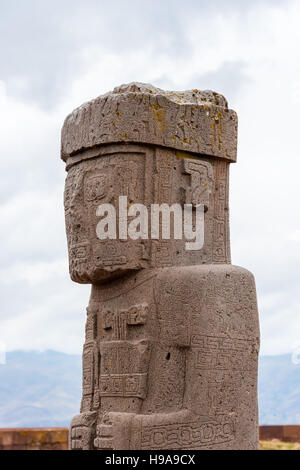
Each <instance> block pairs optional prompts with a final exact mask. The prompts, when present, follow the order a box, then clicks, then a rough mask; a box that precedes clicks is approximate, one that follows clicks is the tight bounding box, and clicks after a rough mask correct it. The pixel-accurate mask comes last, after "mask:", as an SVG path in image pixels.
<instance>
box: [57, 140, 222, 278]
mask: <svg viewBox="0 0 300 470" xmlns="http://www.w3.org/2000/svg"><path fill="white" fill-rule="evenodd" d="M99 152H100V150H99ZM227 167H228V164H227V163H226V162H223V161H218V160H216V159H204V158H202V157H199V158H197V157H195V156H193V155H190V154H187V153H183V152H181V153H179V154H178V152H176V151H173V150H170V149H161V148H159V149H153V148H151V147H146V146H138V145H126V146H125V145H123V144H118V145H114V146H110V147H109V148H105V149H102V150H101V155H99V156H98V157H94V158H89V159H85V160H82V161H79V163H76V164H74V165H73V166H71V167H70V169H69V173H68V177H67V181H66V190H65V212H66V228H67V238H68V247H69V261H70V274H71V278H72V279H73V280H74V281H77V282H81V283H97V282H101V281H103V280H106V279H111V278H113V277H117V276H121V275H122V274H125V273H128V272H129V271H136V270H139V269H142V268H147V267H153V268H157V267H166V266H174V265H193V264H211V263H227V262H230V255H229V239H228V211H227V197H228V191H227V189H228V168H227ZM119 196H123V197H124V196H125V200H126V204H127V207H126V208H125V209H126V211H127V209H129V207H130V206H132V205H133V204H143V205H144V207H145V208H146V209H147V210H148V239H141V238H137V239H135V240H133V239H132V238H131V237H130V236H128V237H127V239H122V237H120V233H119V222H120V220H121V218H120V216H119ZM126 198H127V199H126ZM153 203H155V204H168V205H169V207H170V206H171V205H172V204H174V203H176V204H180V205H181V207H182V208H183V206H184V204H192V205H194V206H196V205H198V204H203V205H204V206H205V208H206V212H205V220H204V231H205V233H204V240H205V241H204V246H203V249H202V248H201V249H199V251H196V249H195V251H186V249H185V242H186V240H185V239H184V238H183V239H178V240H177V239H174V238H172V237H173V234H172V235H171V238H170V239H163V238H162V236H161V231H160V235H159V237H160V238H158V239H151V229H152V227H151V225H150V224H151V219H150V211H151V207H150V206H151V204H153ZM106 204H110V205H111V206H110V207H112V208H113V210H114V211H115V214H114V221H115V238H111V237H110V236H109V237H107V238H101V237H100V236H99V231H98V227H99V224H101V223H102V222H101V221H103V220H104V219H105V218H106V216H107V213H103V212H101V213H100V212H99V207H101V208H102V210H104V209H103V205H106ZM134 218H135V217H131V218H130V217H129V216H128V217H127V222H126V223H125V225H126V232H125V233H126V236H127V227H128V225H129V224H130V222H131V221H132V220H133V219H134ZM160 220H161V219H160ZM159 224H160V226H162V222H161V221H160V222H159ZM104 225H105V224H104ZM102 229H103V225H102Z"/></svg>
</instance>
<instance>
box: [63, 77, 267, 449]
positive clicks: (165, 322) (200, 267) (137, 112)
mask: <svg viewBox="0 0 300 470" xmlns="http://www.w3.org/2000/svg"><path fill="white" fill-rule="evenodd" d="M236 151H237V116H236V113H235V112H234V111H232V110H230V109H228V105H227V101H226V99H225V98H224V97H223V96H222V95H220V94H218V93H215V92H212V91H199V90H191V91H185V92H166V91H163V90H161V89H158V88H155V87H153V86H151V85H145V84H141V83H131V84H129V85H122V86H120V87H117V88H115V89H114V91H113V92H109V93H107V94H105V95H103V96H99V97H98V98H96V99H95V100H93V101H90V102H88V103H86V104H84V105H82V106H81V107H79V108H78V109H76V110H75V111H73V112H72V113H71V114H70V115H69V116H68V117H67V118H66V121H65V123H64V126H63V129H62V150H61V156H62V159H63V160H64V161H65V162H66V169H67V171H68V176H67V179H66V189H65V214H66V230H67V239H68V250H69V264H70V275H71V278H72V280H73V281H75V282H79V283H90V284H92V289H91V297H90V302H89V305H88V308H87V319H86V338H85V344H84V348H83V394H82V403H81V410H80V414H79V415H78V416H76V417H75V418H74V419H73V420H72V423H71V430H70V448H71V449H95V450H96V449H98V450H103V449H256V448H257V446H258V427H257V424H258V423H257V421H258V417H257V361H258V350H259V325H258V313H257V302H256V291H255V282H254V278H253V276H252V274H251V273H249V272H248V271H246V270H245V269H243V268H240V267H236V266H232V265H231V261H230V242H229V210H228V178H229V164H230V163H231V162H235V161H236ZM120 196H123V198H124V197H126V199H125V201H127V207H126V208H125V209H126V210H129V208H130V207H131V206H132V205H134V204H143V205H144V206H145V207H146V208H147V209H149V211H150V209H151V206H152V205H153V204H158V205H162V204H165V205H168V206H169V207H171V206H172V205H173V204H177V206H178V205H180V207H183V206H184V205H189V206H191V207H192V208H197V207H198V206H200V205H203V207H204V244H203V246H202V248H201V249H197V250H187V249H186V239H185V238H184V237H183V238H182V239H179V238H175V237H173V238H172V237H171V238H170V239H165V238H163V237H162V235H161V233H159V236H158V237H156V238H155V237H153V238H151V237H150V236H149V238H148V239H147V238H146V237H140V238H138V237H137V239H133V238H130V237H127V238H126V237H124V236H123V237H120V236H119V235H120V233H119V234H118V233H117V235H116V237H115V238H109V237H108V238H105V237H102V239H101V237H100V238H99V236H98V232H97V227H98V224H99V221H100V220H102V219H100V217H99V210H98V208H99V206H100V205H104V204H105V205H107V204H110V205H113V206H114V207H115V208H116V214H117V215H116V220H117V223H116V225H117V226H118V227H119V230H120V231H121V229H120V226H121V225H120V224H121V223H124V220H123V219H122V220H121V217H120V215H119V214H120V211H118V209H120V207H119V204H120V201H121V199H119V197H120ZM105 207H106V206H105ZM128 214H129V212H128ZM130 220H131V221H132V220H133V217H128V223H129V222H130ZM126 222H127V221H126ZM174 223H175V222H174ZM162 225H163V222H162V221H161V220H160V228H162ZM126 230H127V228H126Z"/></svg>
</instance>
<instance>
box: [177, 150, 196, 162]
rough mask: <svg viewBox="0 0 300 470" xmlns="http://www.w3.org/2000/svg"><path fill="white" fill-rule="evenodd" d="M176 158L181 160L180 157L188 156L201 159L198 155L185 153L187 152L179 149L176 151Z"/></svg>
mask: <svg viewBox="0 0 300 470" xmlns="http://www.w3.org/2000/svg"><path fill="white" fill-rule="evenodd" d="M176 158H177V159H178V160H181V159H182V158H189V159H190V160H200V159H201V157H200V156H197V155H193V154H191V153H187V152H180V150H177V151H176Z"/></svg>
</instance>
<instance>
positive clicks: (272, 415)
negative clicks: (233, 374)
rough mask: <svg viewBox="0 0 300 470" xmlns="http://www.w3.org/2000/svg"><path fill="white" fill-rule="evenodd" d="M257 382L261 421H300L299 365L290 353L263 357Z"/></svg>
mask: <svg viewBox="0 0 300 470" xmlns="http://www.w3.org/2000/svg"><path fill="white" fill-rule="evenodd" d="M258 383H259V386H258V397H259V399H258V402H259V418H260V424H300V364H298V365H296V364H293V363H292V361H291V355H290V354H285V355H282V356H261V358H260V362H259V381H258Z"/></svg>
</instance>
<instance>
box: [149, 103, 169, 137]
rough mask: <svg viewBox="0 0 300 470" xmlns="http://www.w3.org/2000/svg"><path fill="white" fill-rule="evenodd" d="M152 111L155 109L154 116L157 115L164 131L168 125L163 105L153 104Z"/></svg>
mask: <svg viewBox="0 0 300 470" xmlns="http://www.w3.org/2000/svg"><path fill="white" fill-rule="evenodd" d="M152 111H153V114H154V116H155V117H156V120H157V122H158V124H159V126H160V128H161V130H162V132H164V130H165V127H166V123H165V119H164V117H165V110H164V108H163V107H162V106H160V105H159V104H153V105H152Z"/></svg>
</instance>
